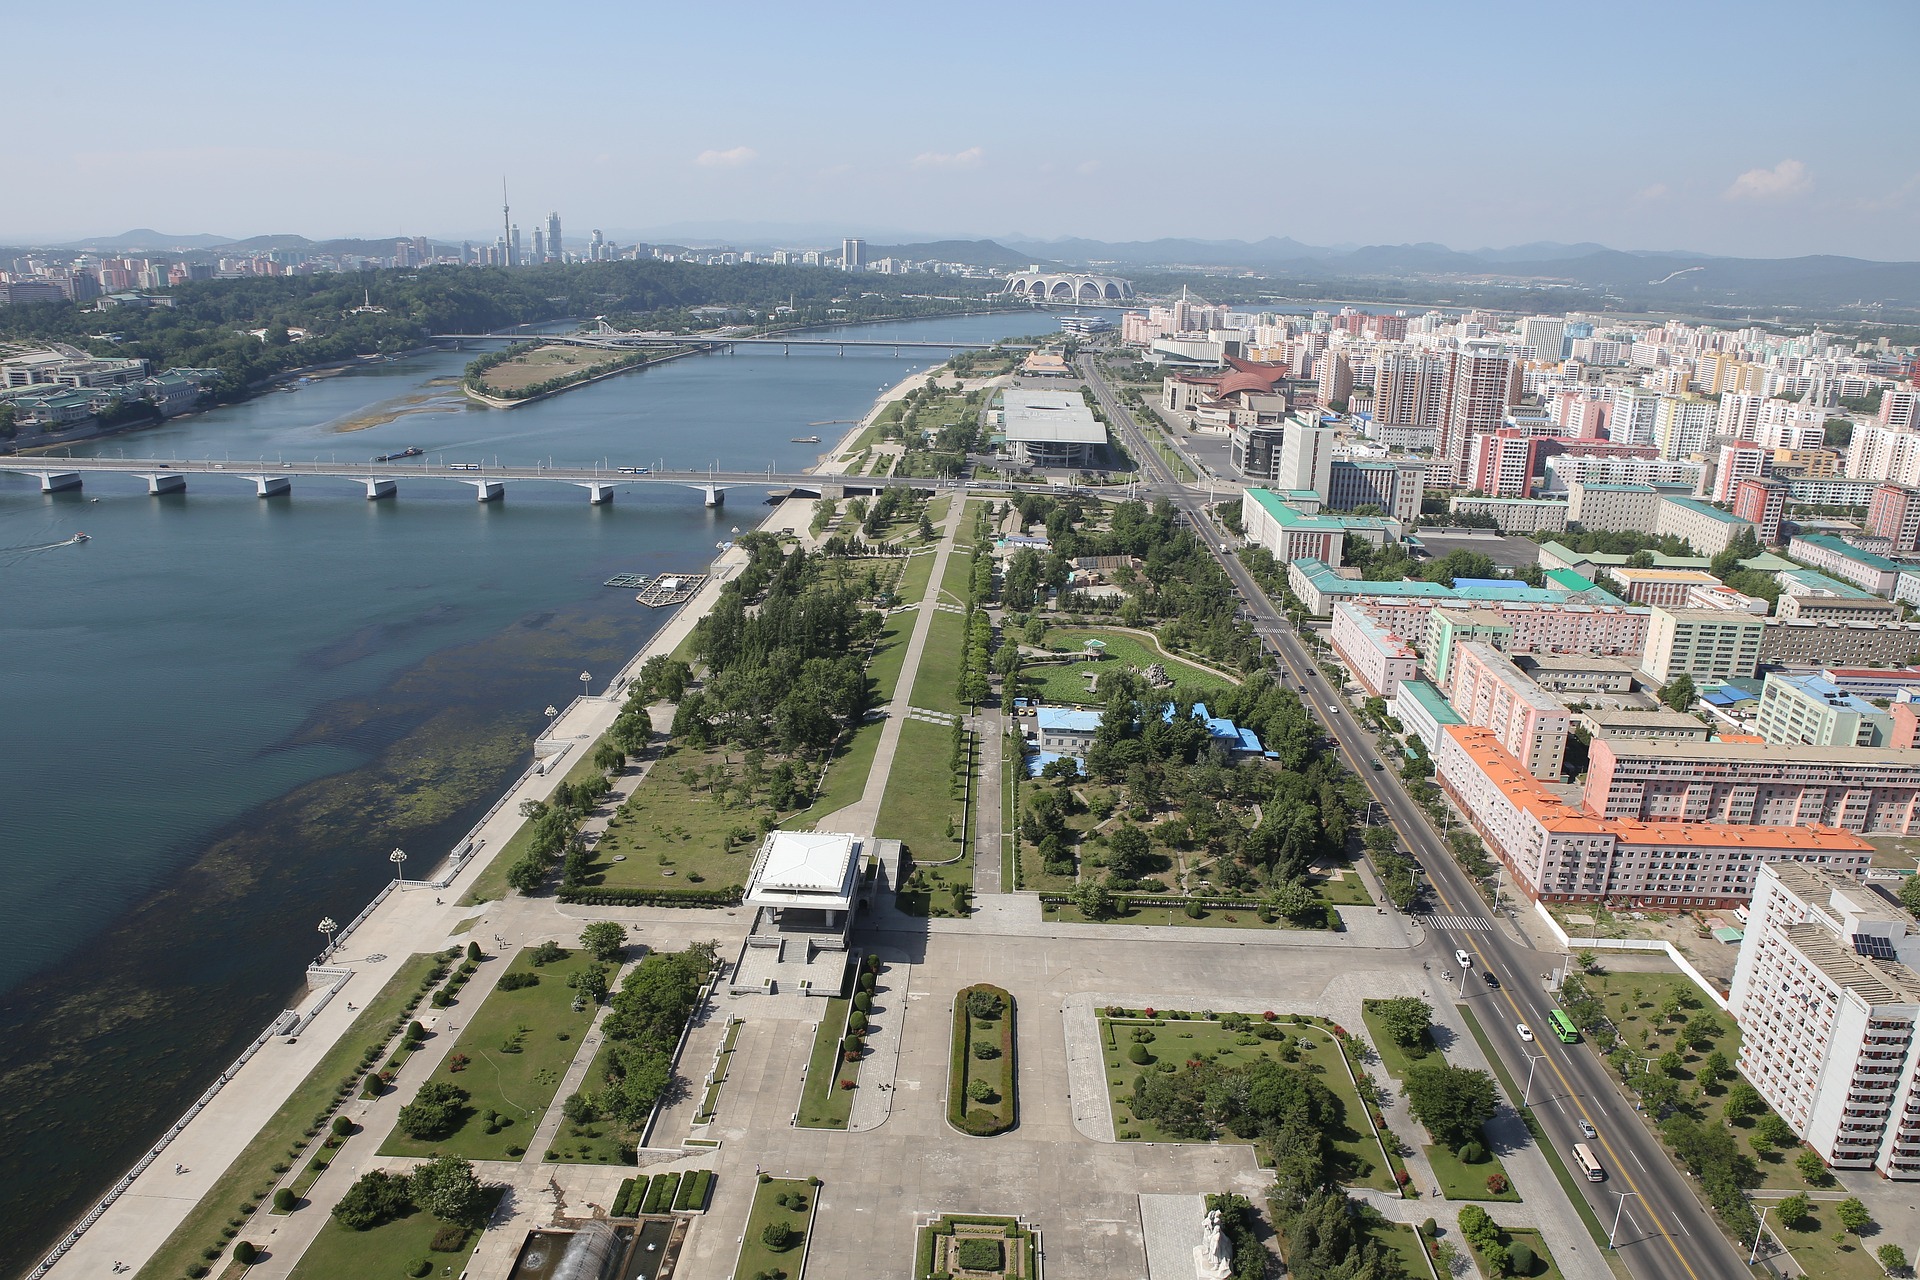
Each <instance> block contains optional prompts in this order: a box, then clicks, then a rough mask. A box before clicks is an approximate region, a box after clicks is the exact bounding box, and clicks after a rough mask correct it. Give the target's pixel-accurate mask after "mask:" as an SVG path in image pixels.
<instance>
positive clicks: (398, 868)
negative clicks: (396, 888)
mask: <svg viewBox="0 0 1920 1280" xmlns="http://www.w3.org/2000/svg"><path fill="white" fill-rule="evenodd" d="M387 861H388V862H391V863H392V864H393V878H394V879H395V880H396V881H398V882H400V883H403V884H404V883H405V882H406V879H407V872H406V865H407V855H406V854H405V853H404V852H402V851H401V850H399V849H395V850H394V851H393V852H392V853H390V854H388V855H387Z"/></svg>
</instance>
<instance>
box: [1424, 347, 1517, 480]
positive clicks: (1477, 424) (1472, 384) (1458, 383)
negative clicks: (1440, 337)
mask: <svg viewBox="0 0 1920 1280" xmlns="http://www.w3.org/2000/svg"><path fill="white" fill-rule="evenodd" d="M1449 354H1450V356H1451V357H1452V365H1453V369H1452V377H1451V378H1450V379H1449V385H1448V394H1447V416H1446V418H1445V420H1444V421H1442V422H1441V424H1440V450H1439V452H1440V458H1439V462H1440V469H1441V471H1442V474H1443V475H1445V476H1446V477H1447V478H1449V479H1451V480H1452V481H1453V482H1454V483H1455V484H1460V483H1464V482H1465V480H1466V470H1467V450H1468V447H1469V445H1470V444H1471V443H1472V440H1473V437H1474V436H1475V435H1492V434H1493V433H1494V432H1495V431H1498V430H1499V429H1500V425H1501V423H1502V422H1504V421H1505V420H1506V416H1507V392H1508V389H1509V386H1510V384H1511V380H1512V372H1513V364H1512V362H1511V361H1510V360H1509V359H1508V358H1507V354H1506V352H1505V351H1504V350H1502V349H1501V346H1500V344H1499V343H1497V342H1488V341H1483V340H1479V339H1474V340H1470V341H1469V342H1468V343H1467V344H1466V347H1465V348H1464V349H1463V350H1460V351H1455V352H1450V353H1449Z"/></svg>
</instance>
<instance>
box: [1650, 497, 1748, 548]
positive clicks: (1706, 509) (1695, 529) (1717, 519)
mask: <svg viewBox="0 0 1920 1280" xmlns="http://www.w3.org/2000/svg"><path fill="white" fill-rule="evenodd" d="M1653 531H1654V532H1655V533H1656V534H1659V535H1660V536H1661V537H1665V536H1667V535H1668V534H1672V535H1674V536H1675V537H1679V538H1685V539H1686V540H1687V541H1688V542H1689V543H1690V544H1692V546H1693V549H1694V550H1695V551H1698V552H1699V553H1700V554H1701V555H1703V556H1717V555H1719V554H1720V553H1721V552H1722V551H1725V550H1726V549H1727V547H1728V546H1729V545H1730V544H1731V543H1732V542H1733V540H1734V539H1735V538H1737V537H1739V536H1740V534H1741V533H1742V532H1754V533H1756V536H1757V531H1756V530H1754V527H1753V525H1751V524H1749V523H1748V522H1747V521H1745V520H1742V519H1741V518H1740V517H1739V516H1736V515H1730V514H1729V513H1727V512H1725V511H1722V510H1720V508H1718V507H1714V506H1709V505H1708V504H1706V503H1704V502H1695V501H1693V500H1692V499H1691V498H1674V497H1668V496H1665V495H1662V497H1661V499H1660V508H1659V510H1658V512H1656V513H1655V516H1654V521H1653Z"/></svg>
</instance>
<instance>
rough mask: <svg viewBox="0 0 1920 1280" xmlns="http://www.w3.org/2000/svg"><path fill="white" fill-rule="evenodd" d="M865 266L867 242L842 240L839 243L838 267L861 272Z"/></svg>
mask: <svg viewBox="0 0 1920 1280" xmlns="http://www.w3.org/2000/svg"><path fill="white" fill-rule="evenodd" d="M866 265H867V242H866V241H865V240H842V241H841V242H840V266H841V267H842V268H843V269H845V270H847V271H863V270H865V269H866Z"/></svg>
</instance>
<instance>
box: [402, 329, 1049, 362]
mask: <svg viewBox="0 0 1920 1280" xmlns="http://www.w3.org/2000/svg"><path fill="white" fill-rule="evenodd" d="M432 340H433V341H434V342H451V343H462V344H464V343H468V342H528V343H536V344H537V343H564V344H566V345H569V346H576V347H599V348H601V349H603V350H613V351H627V350H648V349H651V348H665V347H693V348H694V349H696V350H700V351H721V350H730V349H733V348H736V347H779V348H780V350H781V353H782V354H783V355H784V354H790V353H791V352H792V350H793V348H795V347H799V348H800V349H801V350H803V351H805V350H825V349H828V348H833V349H835V350H837V351H838V352H839V353H840V354H841V355H845V354H846V353H847V349H848V348H849V347H851V348H853V349H854V350H856V351H857V350H861V349H873V350H880V351H892V352H893V353H894V354H895V355H898V354H900V352H902V351H991V350H993V349H994V348H995V347H999V348H1000V349H1001V350H1003V351H1026V350H1030V349H1031V348H1030V347H1028V346H1025V345H1018V346H1016V345H1010V344H1005V343H995V342H957V341H956V342H936V341H932V340H927V339H917V338H915V339H907V338H898V339H877V338H784V337H777V336H775V337H766V336H749V335H741V336H737V337H736V336H733V335H730V334H722V333H697V334H663V333H640V332H634V331H629V330H621V329H614V328H611V327H610V326H607V325H605V324H604V323H603V324H602V325H601V327H600V328H599V329H597V330H595V331H593V332H591V333H541V334H528V333H436V334H433V335H432Z"/></svg>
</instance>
